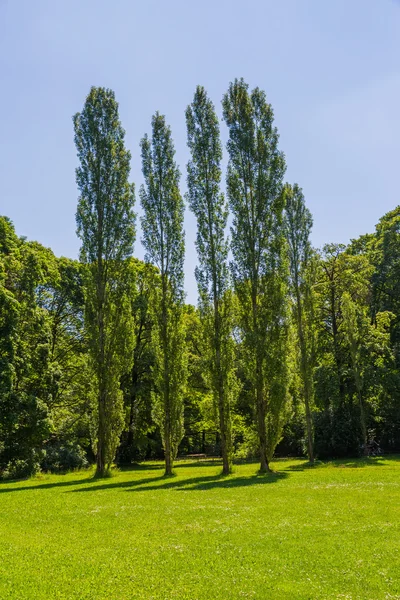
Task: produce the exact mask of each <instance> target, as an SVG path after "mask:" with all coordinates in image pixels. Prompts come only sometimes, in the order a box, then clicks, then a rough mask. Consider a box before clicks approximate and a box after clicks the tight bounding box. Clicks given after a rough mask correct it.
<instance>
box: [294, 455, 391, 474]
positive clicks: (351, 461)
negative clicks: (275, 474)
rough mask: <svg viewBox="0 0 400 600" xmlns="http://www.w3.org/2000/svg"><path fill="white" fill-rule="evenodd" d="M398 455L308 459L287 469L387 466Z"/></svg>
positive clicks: (307, 469)
mask: <svg viewBox="0 0 400 600" xmlns="http://www.w3.org/2000/svg"><path fill="white" fill-rule="evenodd" d="M398 461H399V456H397V455H391V456H384V455H383V456H365V457H362V458H347V459H346V458H343V459H337V460H334V461H324V462H323V461H316V462H315V464H313V465H312V464H310V463H309V462H308V461H305V462H301V463H299V464H298V465H290V466H289V467H287V470H288V471H309V470H314V469H326V468H335V469H363V468H364V467H387V466H388V465H387V463H388V462H398Z"/></svg>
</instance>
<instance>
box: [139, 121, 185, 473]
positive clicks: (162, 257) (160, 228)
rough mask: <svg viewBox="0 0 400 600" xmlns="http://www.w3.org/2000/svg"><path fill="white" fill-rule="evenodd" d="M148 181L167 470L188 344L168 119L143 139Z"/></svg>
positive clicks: (147, 238) (145, 222)
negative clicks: (158, 283) (157, 280)
mask: <svg viewBox="0 0 400 600" xmlns="http://www.w3.org/2000/svg"><path fill="white" fill-rule="evenodd" d="M141 149H142V165H143V167H142V168H143V175H144V179H145V185H144V186H142V187H141V189H140V198H141V204H142V208H143V212H144V216H143V218H142V230H143V240H142V241H143V244H144V247H145V249H146V260H147V261H148V262H152V263H153V264H154V265H155V266H156V267H157V268H158V269H159V272H160V278H161V286H160V289H159V290H158V289H157V290H156V291H155V294H154V298H153V301H152V305H153V311H154V329H153V344H154V350H155V367H154V378H155V381H154V383H155V390H154V417H155V420H156V422H157V424H158V425H159V427H160V430H161V437H162V440H163V446H164V454H165V473H166V475H171V474H172V469H173V461H174V458H175V456H176V454H177V451H178V446H179V443H180V441H181V439H182V436H183V400H184V394H185V385H186V370H187V369H186V363H187V357H186V348H185V331H184V320H183V303H184V291H183V261H184V252H185V240H184V231H183V216H184V203H183V199H182V196H181V194H180V191H179V178H180V173H179V169H178V167H177V165H176V163H175V161H174V155H175V149H174V145H173V142H172V137H171V130H170V128H169V127H168V125H167V124H166V122H165V117H164V116H162V115H160V114H159V113H156V114H155V115H154V116H153V119H152V138H151V139H149V137H148V136H147V135H145V137H144V138H143V139H142V141H141Z"/></svg>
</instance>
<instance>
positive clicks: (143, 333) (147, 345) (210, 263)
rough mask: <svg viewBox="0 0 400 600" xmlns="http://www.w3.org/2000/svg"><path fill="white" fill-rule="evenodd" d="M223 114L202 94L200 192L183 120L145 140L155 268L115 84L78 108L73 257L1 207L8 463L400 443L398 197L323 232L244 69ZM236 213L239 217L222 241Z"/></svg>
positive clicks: (54, 467)
mask: <svg viewBox="0 0 400 600" xmlns="http://www.w3.org/2000/svg"><path fill="white" fill-rule="evenodd" d="M222 108H223V120H224V122H225V124H226V127H227V129H228V134H229V137H228V142H227V147H226V151H227V155H228V158H229V162H228V167H227V172H226V195H225V194H224V193H223V192H222V189H221V188H222V179H223V173H222V167H221V161H222V155H223V148H222V143H221V139H220V130H219V119H218V117H217V115H216V112H215V108H214V105H213V103H212V102H211V100H210V99H209V97H208V96H207V93H206V91H205V90H204V88H202V87H200V86H199V87H198V88H197V89H196V92H195V94H194V98H193V101H192V103H191V104H190V105H189V106H188V108H187V110H186V125H187V143H188V147H189V150H190V160H189V163H188V165H187V167H186V177H187V188H188V192H187V195H186V197H185V198H183V196H182V194H181V191H180V179H181V172H180V169H179V167H178V165H177V164H176V162H175V158H174V155H175V149H174V144H173V139H172V134H171V130H170V128H169V126H168V124H167V123H166V121H165V117H164V116H162V115H161V114H159V113H156V114H155V115H154V116H153V118H152V123H151V135H149V136H147V135H146V136H144V138H143V139H142V141H141V155H142V170H143V176H144V185H143V186H142V187H141V188H140V190H139V198H140V203H141V207H142V214H143V216H142V219H141V226H142V232H143V238H142V243H143V245H144V248H145V250H146V255H145V262H143V261H140V260H138V259H136V258H134V257H133V255H132V253H133V245H134V242H135V236H136V215H135V212H134V204H135V189H134V186H133V184H132V183H130V182H129V174H130V160H131V156H130V153H129V151H128V150H127V149H126V147H125V141H124V136H125V132H124V130H123V128H122V126H121V123H120V120H119V115H118V104H117V102H116V100H115V97H114V93H113V92H112V91H111V90H108V89H104V88H92V89H91V90H90V93H89V95H88V97H87V99H86V102H85V104H84V107H83V110H82V112H81V113H78V114H77V115H75V117H74V132H75V144H76V148H77V154H78V159H79V166H78V168H77V170H76V180H77V186H78V190H79V200H78V208H77V216H76V218H77V233H78V236H79V238H80V240H81V253H80V260H79V261H75V260H70V259H67V258H57V257H55V256H54V254H53V253H52V251H51V250H49V249H47V248H44V247H43V246H41V245H40V244H39V243H37V242H30V241H27V240H26V239H25V238H21V237H18V236H17V234H16V233H15V230H14V227H13V225H12V223H11V221H10V220H9V219H8V218H7V217H1V218H0V475H1V476H3V477H21V476H28V475H30V474H32V473H35V472H36V471H38V470H39V469H43V470H51V471H63V470H66V469H71V468H78V467H82V466H85V465H87V464H88V463H90V462H96V465H97V473H98V475H100V476H103V475H105V474H107V472H108V470H109V469H110V467H111V465H112V463H113V462H114V461H116V462H117V463H118V464H129V463H131V462H134V461H140V460H143V459H145V458H161V457H164V459H165V469H166V474H171V473H172V470H173V463H174V459H175V458H176V456H177V455H185V454H192V453H205V454H208V455H210V454H212V455H219V456H221V457H222V460H223V471H224V473H229V472H230V471H231V468H232V462H233V460H234V459H245V458H254V457H258V458H259V461H260V470H261V471H267V470H269V463H270V460H271V459H272V457H273V455H274V453H275V454H276V455H297V456H302V455H307V456H308V458H309V460H310V461H311V462H313V461H314V460H315V458H333V457H345V456H355V455H358V454H360V453H363V452H364V453H365V452H367V450H368V445H369V443H370V442H371V440H376V441H377V442H378V443H379V444H380V446H381V447H382V448H383V449H384V450H385V451H387V452H393V451H398V450H400V399H399V392H400V376H399V366H400V289H399V288H400V207H398V208H397V209H395V210H394V211H392V212H391V213H388V214H387V215H385V216H384V217H383V218H382V219H381V221H380V222H379V224H378V226H377V228H376V231H375V233H373V234H368V235H365V236H362V237H361V238H359V239H357V240H353V241H352V242H351V243H350V244H349V245H348V246H344V245H339V244H336V245H335V244H328V245H326V246H324V248H323V249H322V250H316V249H314V248H313V247H312V246H311V243H310V232H311V228H312V217H311V214H310V212H309V210H308V209H307V207H306V205H305V200H304V197H303V194H302V190H301V188H300V187H299V186H298V185H297V184H294V185H290V184H288V183H286V182H285V179H284V178H285V170H286V164H285V156H284V154H283V153H282V151H281V150H280V148H279V144H278V141H279V140H278V132H277V130H276V127H275V126H274V121H273V111H272V108H271V106H270V105H269V104H268V102H267V100H266V96H265V94H264V92H262V91H261V90H260V89H258V88H256V89H254V90H252V91H250V90H249V88H248V86H247V84H246V83H245V82H244V81H243V80H235V81H234V82H233V83H231V84H230V86H229V89H228V91H227V93H226V94H225V95H224V97H223V101H222ZM185 202H186V204H187V205H188V207H189V209H190V210H191V211H192V212H193V214H194V215H195V217H196V219H197V239H196V248H197V254H198V267H197V268H196V272H195V275H196V280H197V284H198V298H199V300H198V306H197V307H193V306H191V305H188V304H185V293H184V272H183V264H184V256H185V234H184V229H183V217H184V209H185ZM228 220H229V223H230V224H231V228H230V235H229V236H228V231H227V230H228Z"/></svg>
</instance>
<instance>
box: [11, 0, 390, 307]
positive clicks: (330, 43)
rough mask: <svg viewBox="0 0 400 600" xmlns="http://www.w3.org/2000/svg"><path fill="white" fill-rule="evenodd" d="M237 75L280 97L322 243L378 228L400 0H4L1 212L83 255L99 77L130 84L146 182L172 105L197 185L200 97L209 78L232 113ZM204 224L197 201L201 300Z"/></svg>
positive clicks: (131, 136)
mask: <svg viewBox="0 0 400 600" xmlns="http://www.w3.org/2000/svg"><path fill="white" fill-rule="evenodd" d="M235 77H244V79H245V80H246V81H247V82H248V83H249V84H250V86H256V85H258V86H259V87H261V88H263V89H264V90H265V91H266V93H267V97H268V100H269V101H270V102H271V104H272V105H273V108H274V112H275V120H276V125H277V127H278V129H279V132H280V147H281V149H282V150H283V151H284V152H285V154H286V160H287V166H288V169H287V175H286V179H287V180H288V181H290V182H297V183H298V184H299V185H300V186H301V187H302V188H303V191H304V194H305V197H306V201H307V204H308V206H309V208H310V210H311V211H312V213H313V216H314V230H313V243H314V244H315V245H316V246H321V245H322V244H324V243H325V242H344V243H346V242H347V241H349V239H350V238H353V237H357V236H358V235H360V234H362V233H366V232H368V231H373V228H374V225H375V224H376V222H377V221H378V219H379V218H380V217H381V216H382V215H383V214H384V213H385V212H387V211H388V210H391V209H392V208H394V207H395V206H396V205H397V204H399V203H400V199H399V193H398V179H399V175H400V160H399V158H400V119H399V106H400V3H399V2H397V1H395V0H331V1H328V0H281V1H279V2H278V1H276V0H247V1H246V2H244V1H243V0H203V1H202V2H195V1H194V0H169V1H168V0H141V1H140V2H139V1H138V0H113V1H111V0H107V1H106V0H68V1H67V0H60V1H58V2H54V0H35V1H34V2H33V1H32V0H0V90H1V94H0V131H1V135H0V214H5V215H7V216H9V217H10V218H11V219H12V220H13V221H14V223H15V226H16V229H17V232H18V234H20V235H26V236H27V237H28V238H30V239H36V240H38V241H40V242H41V243H43V244H44V245H46V246H50V247H51V248H52V249H53V250H54V252H55V253H56V254H57V255H66V256H71V257H76V256H77V254H78V249H79V241H78V239H77V238H76V235H75V209H76V202H77V195H78V194H77V189H76V184H75V167H76V164H77V161H76V153H75V148H74V144H73V127H72V119H71V117H72V115H73V114H74V113H75V112H77V111H79V110H80V109H81V108H82V105H83V103H84V100H85V97H86V95H87V93H88V91H89V88H90V86H92V85H97V86H106V87H110V88H112V89H113V90H114V91H115V93H116V97H117V100H118V101H119V104H120V116H121V120H122V123H123V126H124V127H125V129H126V132H127V136H126V142H127V146H128V147H129V149H130V150H131V152H132V180H133V181H134V182H135V183H136V189H137V191H138V189H139V185H140V184H141V182H142V175H141V165H140V150H139V141H140V138H141V137H142V136H143V134H144V133H145V132H149V131H150V121H151V115H152V114H153V113H154V112H155V111H156V110H159V111H160V112H162V113H164V114H165V115H166V117H167V120H168V122H169V123H170V125H171V128H172V133H173V137H174V140H175V145H176V151H177V152H176V159H177V162H178V163H179V165H180V167H181V170H182V191H185V187H186V185H185V178H186V176H185V165H186V162H187V158H188V152H187V148H186V131H185V120H184V110H185V107H186V105H187V104H188V103H189V102H190V101H191V99H192V96H193V93H194V89H195V86H196V85H197V84H202V85H204V86H205V87H206V89H207V90H208V92H209V95H210V96H211V97H212V99H213V101H214V103H215V105H216V108H217V111H218V113H219V115H221V102H220V101H221V98H222V95H223V93H224V92H225V90H226V88H227V86H228V84H229V82H230V81H231V80H233V79H234V78H235ZM221 128H222V134H223V137H224V138H226V131H225V127H224V125H223V124H221ZM195 230H196V227H195V222H194V220H193V217H192V216H191V215H190V214H189V213H188V214H187V216H186V231H187V234H186V240H187V259H186V288H187V291H188V300H189V301H191V302H195V301H196V286H195V282H194V277H193V270H194V266H195V264H196V253H195V248H194V238H195ZM135 254H136V256H139V257H143V250H142V248H141V244H140V232H139V233H138V240H137V243H136V248H135Z"/></svg>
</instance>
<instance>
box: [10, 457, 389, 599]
mask: <svg viewBox="0 0 400 600" xmlns="http://www.w3.org/2000/svg"><path fill="white" fill-rule="evenodd" d="M273 468H274V469H275V470H276V473H274V474H272V475H268V476H257V475H256V470H257V465H255V464H246V465H241V466H238V467H236V469H235V473H234V474H233V475H232V476H230V477H228V478H222V477H220V476H219V472H220V469H221V467H220V465H219V464H217V463H197V464H195V463H186V462H181V463H178V465H177V468H176V472H177V475H176V477H174V478H172V479H164V478H163V477H162V473H163V470H162V465H161V464H160V463H152V464H146V465H145V466H143V467H139V468H136V469H131V470H129V471H121V472H119V473H117V474H116V475H115V476H114V477H113V478H112V479H107V480H102V481H99V480H94V479H92V473H91V472H80V473H72V474H68V475H63V476H55V475H48V476H40V477H38V478H34V479H31V480H29V481H20V482H7V483H1V484H0V598H1V600H4V599H6V598H15V599H18V600H24V599H26V598H30V599H35V600H41V599H46V600H52V599H56V598H59V599H61V598H62V599H74V600H75V599H76V600H77V599H79V600H89V599H96V600H97V599H107V600H114V599H115V600H130V599H136V598H140V599H148V600H150V599H157V600H158V599H165V600H167V599H168V600H169V599H173V598H174V599H175V598H176V599H180V600H197V599H198V600H218V599H228V600H234V599H238V600H239V599H241V598H256V599H264V598H265V599H266V598H270V599H272V600H278V599H281V598H288V599H297V598H304V599H306V598H321V599H328V598H346V599H350V598H351V599H356V598H357V599H358V598H360V599H361V598H362V599H368V600H379V599H381V598H382V599H388V600H389V599H393V598H398V599H400V458H399V457H390V458H372V459H367V460H364V461H348V462H335V463H329V464H321V465H319V466H317V467H314V468H307V466H306V463H304V462H302V461H294V460H283V461H277V462H275V463H274V464H273Z"/></svg>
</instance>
